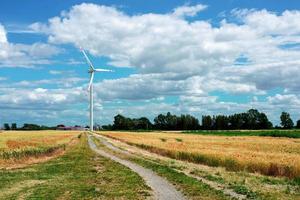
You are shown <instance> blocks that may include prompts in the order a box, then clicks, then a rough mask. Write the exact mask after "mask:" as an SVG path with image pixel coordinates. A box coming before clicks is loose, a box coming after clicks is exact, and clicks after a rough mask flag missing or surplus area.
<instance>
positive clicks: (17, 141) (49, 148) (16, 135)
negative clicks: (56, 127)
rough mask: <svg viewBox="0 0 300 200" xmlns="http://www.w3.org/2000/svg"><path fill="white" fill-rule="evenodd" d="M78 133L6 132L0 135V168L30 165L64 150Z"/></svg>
mask: <svg viewBox="0 0 300 200" xmlns="http://www.w3.org/2000/svg"><path fill="white" fill-rule="evenodd" d="M79 134H80V132H79V131H6V132H1V133H0V167H11V166H13V165H15V164H16V163H18V164H25V163H30V162H32V161H30V160H29V159H28V158H39V157H41V156H51V155H53V154H55V152H58V151H60V152H61V151H62V150H63V149H65V147H66V144H67V143H69V142H70V141H71V140H72V139H73V138H75V137H77V136H78V135H79Z"/></svg>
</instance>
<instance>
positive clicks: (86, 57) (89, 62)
mask: <svg viewBox="0 0 300 200" xmlns="http://www.w3.org/2000/svg"><path fill="white" fill-rule="evenodd" d="M80 50H81V52H82V53H83V55H84V57H85V59H86V61H87V63H88V64H89V65H90V67H91V68H92V69H94V66H93V64H92V62H91V61H90V59H89V57H88V56H87V55H86V53H85V51H84V49H83V48H80Z"/></svg>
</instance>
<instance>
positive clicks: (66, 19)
mask: <svg viewBox="0 0 300 200" xmlns="http://www.w3.org/2000/svg"><path fill="white" fill-rule="evenodd" d="M206 7H207V6H205V5H202V4H198V5H195V6H188V5H186V6H182V7H178V8H175V9H174V10H173V11H170V12H167V13H165V14H155V13H144V14H136V15H129V14H126V13H124V12H123V11H122V10H120V9H118V8H115V7H109V6H102V5H96V4H87V3H83V4H80V5H75V6H73V7H72V8H71V9H70V10H68V11H64V12H62V14H61V15H60V16H56V17H54V18H51V19H49V21H48V22H47V23H40V22H37V23H34V24H32V25H31V26H30V28H31V29H32V30H33V31H34V32H37V33H38V32H39V33H43V34H46V35H48V41H49V43H51V44H52V45H50V44H48V45H49V46H47V45H46V46H45V45H44V44H43V45H41V44H36V46H35V47H34V45H30V47H29V46H25V47H24V46H22V45H17V44H10V43H9V42H8V41H7V38H6V34H5V29H4V28H3V27H2V29H3V30H2V31H1V27H0V41H2V43H1V44H5V45H7V46H10V47H9V48H8V47H5V48H4V50H5V51H4V52H3V50H2V49H0V65H1V62H4V61H2V59H3V58H4V57H5V55H6V56H7V55H8V54H7V53H8V50H10V52H11V53H9V56H10V58H9V59H6V60H5V62H6V65H8V64H9V63H8V62H9V61H8V60H10V62H12V61H14V60H18V59H15V58H19V60H21V61H22V63H25V64H24V65H23V66H28V65H29V66H31V65H35V64H37V62H38V61H39V62H40V63H43V62H44V63H46V62H49V60H48V59H47V56H48V54H47V53H48V50H47V49H49V48H51V47H56V46H58V45H61V44H72V45H74V46H75V47H79V46H82V47H84V48H85V49H86V50H87V51H88V52H89V53H90V54H92V55H93V56H95V57H97V58H99V57H105V58H108V60H109V64H111V65H113V66H115V67H132V68H135V74H131V75H129V76H128V77H123V78H117V79H114V80H102V81H100V82H95V96H96V100H95V102H100V105H98V108H99V109H100V110H101V111H103V115H104V116H103V118H105V117H107V116H110V117H111V116H112V115H113V114H114V113H117V112H119V111H120V112H124V113H126V114H128V115H138V114H141V115H142V114H143V113H147V111H148V112H149V110H151V113H149V116H150V115H151V116H154V113H155V114H156V112H157V113H158V112H162V111H170V110H174V112H178V113H180V112H183V113H189V112H190V113H195V114H196V115H200V113H201V114H205V113H206V114H214V113H225V114H226V113H228V114H230V113H234V112H242V111H245V110H247V109H250V108H258V109H261V110H262V111H265V112H267V113H268V114H270V115H271V116H277V115H278V113H279V112H280V111H282V110H283V109H286V110H291V111H293V112H296V108H298V101H299V92H300V87H299V85H300V81H299V80H300V79H298V77H299V75H300V59H299V58H300V51H299V46H300V45H299V44H300V34H299V33H300V24H299V23H298V21H299V20H300V11H297V10H294V11H289V10H287V11H284V12H282V13H274V12H270V11H267V10H265V9H263V10H255V9H234V10H233V11H232V12H231V14H232V15H233V16H234V17H236V18H238V21H234V22H229V21H228V20H226V19H223V20H221V21H220V23H219V24H218V26H214V25H213V24H211V23H210V22H209V21H204V20H201V19H198V18H193V20H191V19H190V18H188V17H193V16H196V15H197V14H198V13H199V12H201V11H203V10H204V9H206ZM5 45H4V46H5ZM22 48H23V49H22ZM31 48H35V49H34V50H32V49H31ZM7 49H8V50H7ZM20 49H21V50H20ZM49 52H51V53H50V56H51V55H55V52H56V51H55V49H52V51H49ZM15 53H16V55H14V54H15ZM1 56H2V58H1ZM32 57H33V58H36V59H33V60H34V62H33V61H32V59H27V60H26V59H25V58H32ZM44 57H46V59H43V58H44ZM20 58H22V59H20ZM30 61H31V62H33V63H30ZM73 61H74V60H73ZM73 61H72V60H70V63H72V62H73ZM73 63H74V64H79V63H78V61H74V62H73ZM18 65H21V64H18ZM117 71H118V69H117V70H116V72H117ZM49 73H51V74H54V75H58V74H59V73H60V72H59V71H55V70H54V71H50V72H49ZM43 81H44V82H43ZM45 81H46V80H41V82H40V83H38V82H32V83H31V84H32V87H38V86H37V85H38V84H47V83H46V82H45ZM42 82H43V83H42ZM76 83H78V84H79V83H81V82H80V81H78V82H76ZM23 84H24V85H23V86H19V87H29V86H28V85H27V86H26V82H24V83H23ZM28 84H29V85H30V83H28ZM76 86H77V85H76V84H75V86H74V85H70V87H75V91H77V89H76ZM69 89H70V90H71V88H67V89H66V92H67V93H69V92H70V91H69ZM273 89H279V90H282V91H285V92H284V94H277V95H275V96H272V95H269V91H271V90H273ZM26 91H27V90H26ZM215 91H217V92H219V91H221V92H225V93H228V94H235V95H237V94H238V95H240V94H243V95H245V94H247V95H248V96H251V95H255V96H256V98H251V97H250V98H249V99H253V101H251V100H250V101H249V102H247V103H236V102H234V100H232V102H230V101H228V102H223V101H221V100H220V99H221V98H219V97H217V96H214V95H211V93H212V92H215ZM31 92H32V93H33V94H32V95H33V96H34V95H36V96H37V97H36V98H37V99H43V98H44V96H43V95H37V93H41V94H43V93H44V92H43V91H31ZM60 92H61V91H57V90H47V91H46V93H49V95H50V94H51V95H54V96H55V94H57V93H59V94H61V93H60ZM29 93H30V91H29ZM0 95H1V94H0ZM19 95H22V94H19ZM80 95H81V96H80V98H84V93H82V92H81V93H80ZM75 96H76V95H75ZM170 96H171V97H176V98H175V99H179V100H178V101H177V100H174V101H173V103H166V102H167V100H166V99H167V97H170ZM266 96H268V97H267V98H266V99H264V98H265V97H266ZM76 97H77V98H79V96H76ZM244 97H245V96H242V97H241V98H244ZM6 98H7V99H8V97H6ZM14 98H16V97H14ZM14 98H12V99H14ZM20 98H21V97H20ZM52 98H54V97H53V96H52ZM65 98H66V99H64V97H61V98H60V96H59V95H58V96H57V99H62V100H61V101H53V102H47V105H48V104H51V103H52V104H51V105H62V102H63V103H65V102H67V103H70V104H75V103H76V101H75V100H74V99H72V98H70V99H71V100H74V101H70V102H68V100H67V99H69V96H67V97H65ZM157 98H165V99H163V100H162V101H161V102H156V103H153V101H155V99H157ZM54 99H56V98H54ZM262 99H263V100H262ZM29 100H31V99H30V98H29V97H28V96H27V95H25V96H24V101H25V102H27V101H29ZM36 101H37V100H36ZM116 101H120V102H124V101H125V102H140V101H145V102H146V101H147V102H148V103H149V106H148V104H145V102H144V104H143V105H139V104H138V103H137V105H132V104H134V103H132V104H131V105H129V106H130V107H128V108H127V107H126V106H128V105H124V104H122V103H120V104H118V105H117V102H116ZM18 102H21V100H19V101H17V103H18ZM29 102H30V101H29ZM6 103H7V105H8V102H6ZM102 103H104V104H109V103H111V104H114V103H115V104H114V105H113V106H111V107H106V106H103V105H102ZM11 104H14V103H13V102H12V103H11ZM25 105H26V103H25ZM38 105H39V104H38ZM150 105H151V106H152V107H150ZM278 105H280V106H278ZM45 107H46V108H47V106H45ZM107 119H108V118H107ZM273 119H274V118H273Z"/></svg>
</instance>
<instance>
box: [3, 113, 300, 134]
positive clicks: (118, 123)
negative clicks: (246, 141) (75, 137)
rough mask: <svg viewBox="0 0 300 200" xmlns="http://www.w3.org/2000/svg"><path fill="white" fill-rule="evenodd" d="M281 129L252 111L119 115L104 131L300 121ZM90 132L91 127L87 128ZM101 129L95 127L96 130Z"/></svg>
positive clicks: (30, 127) (287, 118)
mask: <svg viewBox="0 0 300 200" xmlns="http://www.w3.org/2000/svg"><path fill="white" fill-rule="evenodd" d="M280 121H281V123H280V125H281V126H276V127H273V124H272V123H271V122H270V121H269V119H268V117H267V115H266V114H265V113H263V112H259V111H258V110H256V109H250V110H248V111H247V112H243V113H236V114H232V115H213V116H211V115H204V116H202V119H201V123H200V121H199V120H198V119H197V118H196V117H194V116H192V115H189V114H187V115H179V116H177V115H173V114H171V113H170V112H168V113H167V114H159V115H157V116H156V117H155V118H154V120H153V123H152V122H151V121H150V120H149V119H148V118H146V117H141V118H129V117H125V116H123V115H120V114H118V115H116V116H115V117H114V121H113V124H109V125H104V126H102V127H101V128H102V129H105V130H238V129H250V130H257V129H271V128H282V129H292V128H300V120H298V121H297V122H296V126H294V122H293V120H292V119H291V117H290V114H289V113H287V112H282V113H281V115H280ZM3 128H4V130H54V129H56V127H48V126H43V125H42V126H40V125H37V124H24V125H23V126H22V127H19V128H18V127H17V124H16V123H12V124H8V123H5V124H4V125H3ZM87 128H88V126H87ZM96 129H99V126H97V127H95V130H96Z"/></svg>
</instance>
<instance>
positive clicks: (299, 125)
mask: <svg viewBox="0 0 300 200" xmlns="http://www.w3.org/2000/svg"><path fill="white" fill-rule="evenodd" d="M296 128H300V119H299V120H298V121H297V125H296Z"/></svg>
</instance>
